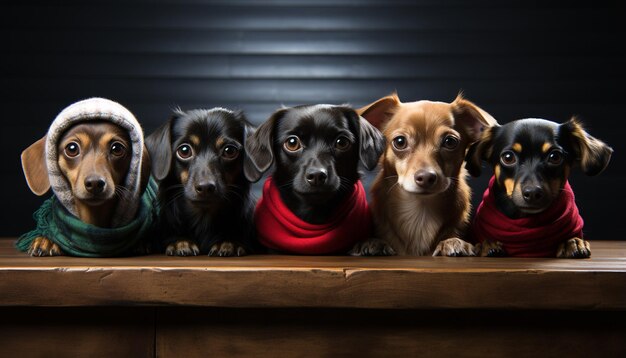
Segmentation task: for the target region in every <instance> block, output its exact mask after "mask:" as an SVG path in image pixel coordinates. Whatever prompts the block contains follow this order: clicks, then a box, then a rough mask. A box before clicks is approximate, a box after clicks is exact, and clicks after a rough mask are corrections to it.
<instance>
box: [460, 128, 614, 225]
mask: <svg viewBox="0 0 626 358" xmlns="http://www.w3.org/2000/svg"><path fill="white" fill-rule="evenodd" d="M515 148H518V149H520V148H521V150H516V149H515ZM612 152H613V150H612V149H611V148H610V147H608V146H607V145H606V144H604V143H602V142H601V141H599V140H598V139H596V138H594V137H592V136H590V135H589V134H588V133H587V132H585V131H584V129H583V128H582V126H581V125H580V124H579V123H578V122H577V121H576V119H575V118H573V119H572V120H570V121H568V122H565V123H563V124H559V123H555V122H551V121H547V120H543V119H534V118H532V119H521V120H517V121H513V122H510V123H507V124H505V125H503V126H497V127H492V128H490V129H488V130H487V131H486V132H485V133H484V134H483V137H482V139H481V140H480V141H479V142H477V143H475V144H474V145H473V146H472V147H471V148H470V150H469V152H468V156H467V169H468V171H469V172H470V174H472V175H474V176H478V175H480V171H481V162H482V161H486V162H487V163H489V164H490V165H491V166H493V167H494V168H495V167H496V166H499V168H500V169H499V171H500V175H499V176H497V178H496V185H495V186H494V195H495V197H496V204H497V206H498V209H499V210H500V211H502V212H503V213H504V214H505V215H507V216H509V217H511V218H519V217H523V216H525V215H528V214H536V213H539V212H542V211H544V210H545V209H547V208H548V207H549V206H550V205H551V203H552V202H553V201H554V199H555V198H556V197H558V195H559V193H560V192H561V189H562V188H563V186H564V185H565V182H566V181H567V176H568V175H569V172H570V168H572V167H575V166H580V167H581V169H582V170H583V172H585V174H587V175H597V174H599V173H600V172H602V171H603V170H604V168H606V166H607V165H608V162H609V160H610V158H611V153H612ZM511 154H512V155H514V156H515V162H514V163H513V164H510V165H507V164H506V158H504V157H503V156H506V155H511ZM559 157H560V160H555V159H558V158H559ZM506 180H512V182H513V183H515V188H516V190H515V191H514V192H513V195H509V194H507V191H506V185H505V181H506Z"/></svg>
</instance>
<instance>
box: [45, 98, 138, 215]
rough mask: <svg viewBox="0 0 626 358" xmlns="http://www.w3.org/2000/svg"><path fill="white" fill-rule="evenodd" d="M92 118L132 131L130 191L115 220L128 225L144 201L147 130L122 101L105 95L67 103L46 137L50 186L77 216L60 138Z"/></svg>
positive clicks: (122, 202)
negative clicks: (63, 170) (60, 157)
mask: <svg viewBox="0 0 626 358" xmlns="http://www.w3.org/2000/svg"><path fill="white" fill-rule="evenodd" d="M89 121H108V122H111V123H113V124H116V125H118V126H120V127H121V128H123V129H125V130H127V131H128V135H129V137H130V141H131V153H132V157H131V161H130V168H129V170H128V175H127V176H126V180H125V182H124V187H125V188H126V189H128V193H127V196H125V198H124V199H125V200H120V201H119V203H118V207H117V208H116V210H115V214H114V216H113V221H112V224H113V227H119V226H124V225H126V224H128V223H129V222H130V221H131V220H133V218H134V217H135V214H136V212H137V207H138V205H139V201H140V200H139V198H140V196H141V193H140V192H139V191H140V189H141V188H140V182H141V178H140V176H141V166H142V160H141V158H142V156H143V131H142V129H141V126H140V125H139V122H137V119H136V118H135V116H133V114H132V113H130V111H129V110H128V109H126V108H125V107H124V106H122V105H120V104H119V103H117V102H113V101H111V100H108V99H104V98H89V99H86V100H83V101H80V102H76V103H74V104H72V105H70V106H68V107H66V108H65V109H64V110H63V111H61V113H59V115H58V116H57V117H56V118H55V119H54V121H53V122H52V125H50V129H49V130H48V136H47V139H46V165H47V168H48V176H49V178H50V186H51V187H52V191H53V192H54V194H55V195H56V197H57V198H58V199H59V201H60V202H61V204H63V206H64V207H65V208H66V209H67V210H68V211H69V212H70V213H72V214H73V215H74V216H78V215H77V211H76V207H75V204H74V196H73V195H72V191H71V188H70V185H69V183H68V182H67V180H66V179H65V177H64V176H63V174H62V173H61V169H60V168H59V164H58V153H57V144H58V143H57V142H58V141H59V140H60V139H61V137H62V136H63V133H65V131H66V130H68V129H69V128H70V127H71V126H73V125H74V124H77V123H84V122H89Z"/></svg>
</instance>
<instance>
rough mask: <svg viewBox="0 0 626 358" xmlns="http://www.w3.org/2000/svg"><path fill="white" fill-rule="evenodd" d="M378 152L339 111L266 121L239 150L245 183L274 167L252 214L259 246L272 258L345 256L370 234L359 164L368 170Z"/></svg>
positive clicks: (352, 117)
mask: <svg viewBox="0 0 626 358" xmlns="http://www.w3.org/2000/svg"><path fill="white" fill-rule="evenodd" d="M383 148H384V138H383V136H382V134H381V133H380V132H379V131H378V130H377V129H376V128H374V127H373V126H372V125H370V124H369V123H368V122H367V121H365V120H364V119H363V118H361V117H359V116H358V115H357V113H356V112H355V111H354V109H352V108H350V107H349V106H347V105H339V106H338V105H326V104H318V105H302V106H296V107H291V108H282V109H279V110H277V111H276V112H275V113H273V114H272V115H271V116H270V118H269V119H268V120H266V121H265V122H264V123H263V124H262V125H261V126H259V128H258V130H257V131H256V132H255V133H254V134H253V135H252V136H251V137H250V139H249V140H248V141H247V142H246V150H247V153H248V156H247V157H246V160H245V165H244V171H245V174H246V177H247V178H248V179H249V180H251V181H258V180H259V179H260V177H261V176H262V175H263V173H265V172H267V171H268V170H269V168H270V167H271V166H272V164H274V167H275V168H274V170H273V174H272V175H271V177H270V178H269V179H268V180H267V181H266V182H265V185H264V189H263V196H262V198H261V200H260V201H259V204H258V206H257V209H256V212H255V222H256V227H257V231H258V235H259V239H260V241H261V243H263V244H264V245H265V246H266V247H268V248H270V249H271V250H273V251H279V252H289V253H297V254H330V253H346V252H347V251H348V250H349V249H350V248H351V247H352V245H353V244H354V242H356V240H357V239H359V238H360V237H361V236H363V235H369V234H368V232H369V230H370V228H371V227H370V225H371V216H370V215H371V214H370V211H369V207H368V205H367V200H366V195H365V192H364V190H363V187H362V185H361V182H360V180H359V179H360V176H361V174H360V171H359V162H361V163H362V164H363V166H364V167H365V168H366V169H367V170H372V169H373V168H375V167H376V164H377V161H378V157H379V156H380V154H381V153H382V150H383Z"/></svg>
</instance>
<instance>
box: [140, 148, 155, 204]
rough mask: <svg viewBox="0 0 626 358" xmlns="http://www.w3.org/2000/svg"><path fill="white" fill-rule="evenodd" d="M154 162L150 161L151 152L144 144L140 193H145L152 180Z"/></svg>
mask: <svg viewBox="0 0 626 358" xmlns="http://www.w3.org/2000/svg"><path fill="white" fill-rule="evenodd" d="M151 166H152V163H151V161H150V152H149V151H148V148H147V147H146V146H145V145H144V146H143V155H142V156H141V174H140V175H141V178H140V181H139V190H140V193H143V191H144V190H146V187H147V186H148V181H149V180H150V171H151Z"/></svg>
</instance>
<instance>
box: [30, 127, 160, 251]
mask: <svg viewBox="0 0 626 358" xmlns="http://www.w3.org/2000/svg"><path fill="white" fill-rule="evenodd" d="M45 144H46V137H43V138H42V139H40V140H38V141H37V142H35V143H34V144H33V145H31V146H30V147H28V148H27V149H26V150H24V152H23V153H22V167H23V169H24V175H25V177H26V181H27V182H28V186H29V187H30V189H31V190H32V191H33V192H34V193H35V194H37V195H43V194H45V193H46V192H47V191H48V190H49V189H50V180H49V176H48V172H47V169H46V154H45V152H46V151H45ZM130 148H131V142H130V139H129V136H128V133H127V132H126V131H125V130H123V129H122V128H121V127H119V126H117V125H115V124H112V123H108V122H95V123H94V122H90V123H84V124H77V125H75V126H73V127H71V128H70V129H68V130H67V132H65V133H64V134H63V135H62V137H61V139H60V140H59V141H58V147H57V153H58V165H59V169H60V171H61V173H62V175H63V177H64V178H65V179H66V180H67V182H68V183H69V185H70V188H71V192H72V195H73V197H74V205H75V207H76V211H77V214H78V215H77V216H78V218H79V219H80V220H82V221H83V222H85V223H87V224H91V225H95V226H98V227H103V228H108V227H111V219H112V216H113V214H114V210H115V208H116V206H117V204H118V201H119V198H120V197H123V196H124V190H126V189H125V188H124V187H123V186H122V184H123V181H124V179H125V178H126V175H127V173H128V170H129V166H130V161H131V155H130V153H129V151H130ZM147 153H148V152H147V150H145V151H144V154H143V161H144V165H143V168H142V171H143V172H144V173H143V175H142V181H143V183H142V184H141V185H142V187H145V184H146V183H145V182H146V181H147V179H148V177H149V175H148V174H149V170H150V166H149V165H147V163H148V156H147ZM28 253H29V254H30V255H33V256H56V255H62V254H63V253H62V251H61V249H60V248H59V246H58V245H57V244H55V243H53V242H52V241H50V240H49V239H48V238H45V237H40V238H38V239H36V240H35V241H33V243H32V245H31V247H30V249H29V250H28Z"/></svg>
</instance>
